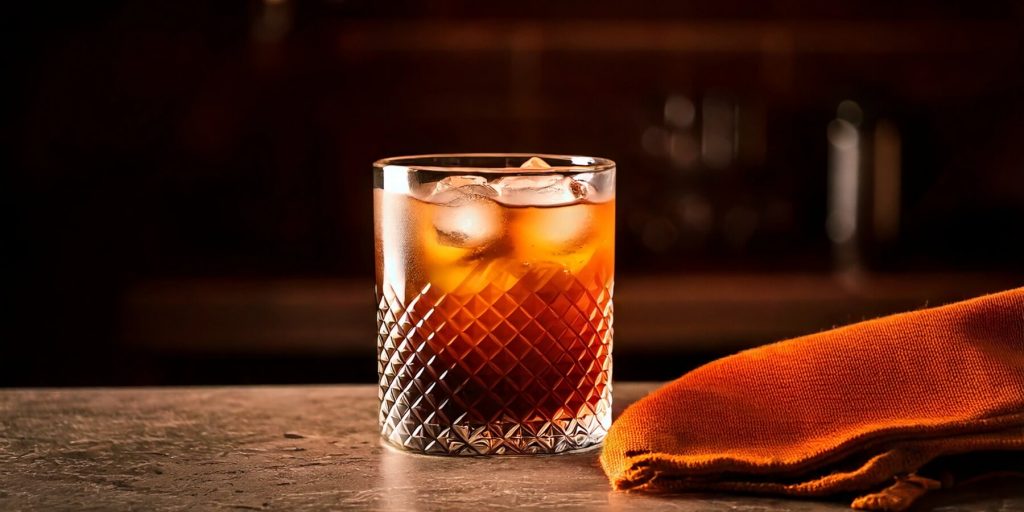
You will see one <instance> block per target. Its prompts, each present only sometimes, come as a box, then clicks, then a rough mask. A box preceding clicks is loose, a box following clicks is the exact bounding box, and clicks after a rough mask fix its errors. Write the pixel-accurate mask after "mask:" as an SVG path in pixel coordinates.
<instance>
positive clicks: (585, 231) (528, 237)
mask: <svg viewBox="0 0 1024 512" xmlns="http://www.w3.org/2000/svg"><path fill="white" fill-rule="evenodd" d="M591 208H593V207H592V206H589V205H583V204H578V205H569V206H562V207H559V208H538V209H535V210H530V211H528V212H523V214H522V222H523V226H524V227H525V229H523V230H522V233H520V235H519V236H520V238H522V240H521V242H525V243H524V246H526V247H528V248H530V249H532V250H535V249H540V250H541V251H542V252H544V253H551V254H564V253H568V252H572V251H574V250H575V249H576V248H578V247H579V246H580V245H581V244H582V243H584V242H585V241H586V239H587V237H588V235H589V234H590V233H591V232H592V231H593V229H594V219H593V216H592V214H591Z"/></svg>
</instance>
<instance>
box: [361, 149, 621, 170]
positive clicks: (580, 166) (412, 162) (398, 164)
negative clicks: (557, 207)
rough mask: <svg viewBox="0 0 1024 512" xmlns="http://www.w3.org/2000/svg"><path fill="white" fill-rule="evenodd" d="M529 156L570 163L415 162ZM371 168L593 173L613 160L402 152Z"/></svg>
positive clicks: (374, 164) (575, 156) (540, 155)
mask: <svg viewBox="0 0 1024 512" xmlns="http://www.w3.org/2000/svg"><path fill="white" fill-rule="evenodd" d="M531 157H538V158H541V159H544V160H545V161H548V160H555V161H568V162H572V164H571V165H552V166H551V167H543V168H522V167H508V166H507V165H505V166H494V167H486V166H479V165H444V164H436V163H433V164H432V163H427V164H421V163H416V162H417V161H429V160H431V159H443V158H451V159H456V158H481V159H482V158H494V159H501V158H506V159H508V158H522V159H524V160H528V159H530V158H531ZM373 167H374V168H375V169H383V168H385V167H390V168H401V169H396V170H404V171H405V172H416V171H428V172H443V173H469V174H474V173H475V174H565V173H586V172H592V173H597V172H605V171H611V170H613V169H615V162H614V161H612V160H610V159H608V158H602V157H597V156H583V155H558V154H551V153H429V154H422V155H404V156H391V157H387V158H381V159H379V160H377V161H376V162H374V163H373Z"/></svg>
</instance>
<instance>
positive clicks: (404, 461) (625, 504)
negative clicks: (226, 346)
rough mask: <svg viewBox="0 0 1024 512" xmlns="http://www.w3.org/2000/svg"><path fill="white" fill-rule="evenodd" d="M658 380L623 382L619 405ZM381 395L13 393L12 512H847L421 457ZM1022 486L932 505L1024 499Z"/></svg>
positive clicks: (544, 465)
mask: <svg viewBox="0 0 1024 512" xmlns="http://www.w3.org/2000/svg"><path fill="white" fill-rule="evenodd" d="M652 387H653V386H652V385H649V384H622V385H618V386H616V389H615V396H616V403H617V410H618V409H621V407H622V406H624V405H625V404H627V403H629V402H632V401H633V400H636V399H637V398H639V397H640V396H642V395H643V394H644V393H646V392H647V391H649V390H650V389H651V388H652ZM376 400H377V398H376V388H374V387H373V386H320V387H225V388H173V389H72V390H0V510H5V511H7V510H133V509H139V510H232V509H233V510H337V509H368V510H372V509H382V510H502V509H537V508H552V509H553V508H557V509H559V510H565V511H571V510H587V511H602V510H634V509H639V510H645V511H652V512H655V511H662V510H684V511H705V510H707V511H725V510H738V511H760V510H777V509H787V510H798V511H828V510H836V511H839V510H848V509H847V508H846V502H844V501H837V502H814V501H799V500H783V499H775V498H759V497H744V496H728V495H692V494H691V495H661V496H650V495H640V494H626V493H617V492H611V491H610V490H609V487H608V482H607V480H606V479H605V477H604V475H603V473H602V472H601V469H600V467H599V466H598V463H597V452H596V451H591V452H588V453H577V454H569V455H557V456H546V457H505V458H501V457H499V458H436V457H425V456H414V455H408V454H405V453H400V452H396V451H393V450H392V449H390V448H385V447H384V446H382V445H381V444H380V443H379V441H378V438H377V434H376V432H377V425H376ZM940 494H941V493H940ZM1013 494H1014V493H1011V495H1010V496H1007V495H1006V490H1005V489H1001V490H997V491H991V490H984V489H982V490H976V491H973V492H968V493H964V492H960V493H959V494H956V495H954V496H950V495H947V496H946V497H945V498H944V501H945V502H946V504H942V500H940V501H938V502H937V503H936V504H933V505H929V507H928V508H930V509H933V510H942V511H955V510H992V511H996V510H1000V511H1008V510H1024V497H1021V496H1020V495H1019V494H1017V495H1016V496H1014V495H1013ZM940 497H941V496H940ZM951 498H952V499H951ZM933 501H934V500H933Z"/></svg>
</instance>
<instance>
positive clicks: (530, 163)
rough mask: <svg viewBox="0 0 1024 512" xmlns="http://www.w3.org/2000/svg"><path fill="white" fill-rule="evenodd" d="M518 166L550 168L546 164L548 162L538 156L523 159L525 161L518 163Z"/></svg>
mask: <svg viewBox="0 0 1024 512" xmlns="http://www.w3.org/2000/svg"><path fill="white" fill-rule="evenodd" d="M519 168H521V169H550V168H551V166H550V165H548V163H547V162H545V161H544V159H543V158H540V157H538V156H531V157H530V159H529V160H527V161H525V162H523V165H520V166H519Z"/></svg>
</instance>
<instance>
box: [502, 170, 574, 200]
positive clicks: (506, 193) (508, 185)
mask: <svg viewBox="0 0 1024 512" xmlns="http://www.w3.org/2000/svg"><path fill="white" fill-rule="evenodd" d="M493 187H494V188H495V189H496V190H497V192H498V197H497V200H498V201H500V202H501V203H503V204H506V205H509V206H557V205H563V204H572V203H575V202H578V201H580V200H582V199H584V198H586V197H587V195H588V194H589V193H590V190H591V188H592V187H591V186H590V184H589V183H585V182H581V181H577V180H574V179H573V178H571V177H569V176H562V175H558V174H549V175H544V176H530V175H525V176H506V177H504V178H500V179H498V180H497V181H496V182H494V185H493Z"/></svg>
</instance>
